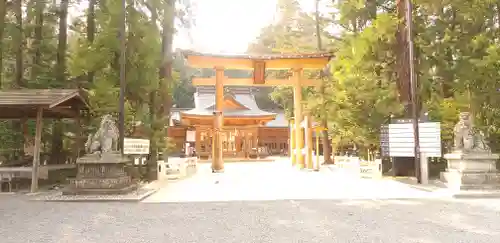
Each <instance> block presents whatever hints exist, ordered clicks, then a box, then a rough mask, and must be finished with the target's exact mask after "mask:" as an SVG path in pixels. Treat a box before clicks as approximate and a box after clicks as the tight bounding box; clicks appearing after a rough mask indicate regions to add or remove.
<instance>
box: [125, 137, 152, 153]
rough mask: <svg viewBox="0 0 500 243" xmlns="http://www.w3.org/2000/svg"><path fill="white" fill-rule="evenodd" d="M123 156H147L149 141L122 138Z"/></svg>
mask: <svg viewBox="0 0 500 243" xmlns="http://www.w3.org/2000/svg"><path fill="white" fill-rule="evenodd" d="M123 154H149V139H140V138H124V139H123Z"/></svg>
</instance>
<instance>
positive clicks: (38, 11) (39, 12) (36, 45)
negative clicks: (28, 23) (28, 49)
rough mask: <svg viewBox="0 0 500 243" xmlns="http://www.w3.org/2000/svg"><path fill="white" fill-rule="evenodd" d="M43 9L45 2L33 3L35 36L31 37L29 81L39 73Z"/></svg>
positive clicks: (33, 79)
mask: <svg viewBox="0 0 500 243" xmlns="http://www.w3.org/2000/svg"><path fill="white" fill-rule="evenodd" d="M44 11H45V3H44V2H43V1H36V5H35V36H34V39H33V49H34V54H35V55H34V56H33V64H32V67H31V81H32V82H33V81H35V80H37V78H38V74H39V73H40V65H41V57H42V53H41V50H40V47H41V43H42V39H43V16H44Z"/></svg>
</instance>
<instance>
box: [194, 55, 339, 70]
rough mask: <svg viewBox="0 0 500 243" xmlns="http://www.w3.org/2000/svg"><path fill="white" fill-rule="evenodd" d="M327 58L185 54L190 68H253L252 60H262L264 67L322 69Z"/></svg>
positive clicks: (327, 60) (326, 62)
mask: <svg viewBox="0 0 500 243" xmlns="http://www.w3.org/2000/svg"><path fill="white" fill-rule="evenodd" d="M329 59H330V58H329V57H304V58H273V59H258V58H253V59H252V58H244V57H241V58H238V57H216V56H197V55H194V56H190V55H188V56H187V62H188V65H189V66H191V67H192V68H213V67H214V66H219V67H223V68H224V69H253V68H254V61H262V62H264V63H265V66H266V69H288V68H302V69H323V68H324V67H325V66H326V65H327V64H328V62H329Z"/></svg>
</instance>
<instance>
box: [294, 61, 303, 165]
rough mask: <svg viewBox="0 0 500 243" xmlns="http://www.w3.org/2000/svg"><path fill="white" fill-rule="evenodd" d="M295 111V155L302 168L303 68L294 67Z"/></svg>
mask: <svg viewBox="0 0 500 243" xmlns="http://www.w3.org/2000/svg"><path fill="white" fill-rule="evenodd" d="M292 78H293V80H294V84H293V113H294V118H295V156H296V164H298V165H299V166H300V167H301V168H304V167H305V163H304V155H303V154H302V149H303V148H304V133H303V132H302V128H301V126H300V125H301V124H300V123H302V85H301V82H300V81H301V79H302V69H300V68H294V69H293V77H292Z"/></svg>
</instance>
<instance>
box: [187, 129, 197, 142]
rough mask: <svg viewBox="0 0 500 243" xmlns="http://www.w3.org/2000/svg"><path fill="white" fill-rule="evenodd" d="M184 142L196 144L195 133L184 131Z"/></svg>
mask: <svg viewBox="0 0 500 243" xmlns="http://www.w3.org/2000/svg"><path fill="white" fill-rule="evenodd" d="M186 142H196V131H186Z"/></svg>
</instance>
